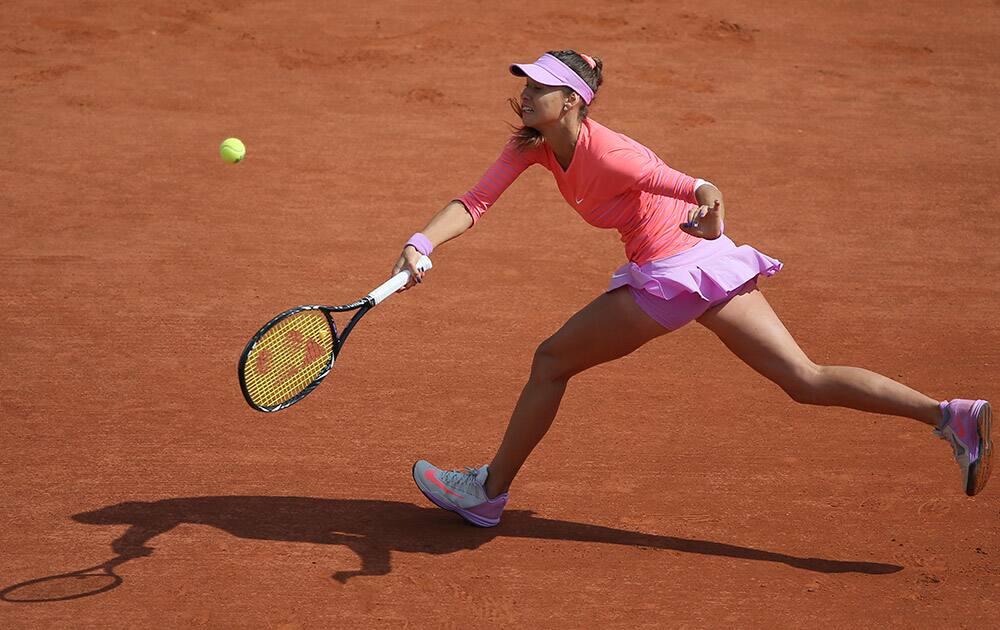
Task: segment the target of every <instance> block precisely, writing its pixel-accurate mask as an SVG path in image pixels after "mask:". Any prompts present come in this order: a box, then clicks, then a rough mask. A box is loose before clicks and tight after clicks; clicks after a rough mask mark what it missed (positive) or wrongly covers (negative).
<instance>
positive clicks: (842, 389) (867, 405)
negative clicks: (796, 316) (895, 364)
mask: <svg viewBox="0 0 1000 630" xmlns="http://www.w3.org/2000/svg"><path fill="white" fill-rule="evenodd" d="M698 322H699V323H700V324H702V325H704V326H705V327H706V328H708V329H709V330H711V331H712V332H714V333H715V334H716V335H717V336H718V337H719V339H720V340H721V341H722V343H724V344H725V345H726V347H727V348H729V349H730V350H732V351H733V352H734V353H735V354H736V356H738V357H739V358H740V359H742V360H743V361H744V362H745V363H746V364H747V365H749V366H750V367H751V368H753V369H754V370H756V371H757V372H759V373H760V374H762V375H763V376H765V377H767V378H768V379H770V380H771V381H773V382H774V383H775V384H777V385H778V386H779V387H781V388H782V389H783V390H784V391H785V392H787V393H788V395H789V396H791V398H792V399H793V400H795V401H797V402H800V403H805V404H811V405H829V406H839V407H849V408H851V409H858V410H861V411H868V412H872V413H881V414H887V415H893V416H902V417H906V418H913V419H915V420H919V421H921V422H924V423H926V424H929V425H932V426H935V427H936V426H938V424H940V422H941V418H942V411H941V408H940V405H939V403H938V401H936V400H934V399H933V398H930V397H928V396H925V395H924V394H921V393H920V392H918V391H916V390H914V389H911V388H909V387H907V386H906V385H903V384H901V383H897V382H896V381H893V380H892V379H890V378H887V377H885V376H882V375H881V374H876V373H875V372H871V371H869V370H865V369H862V368H857V367H846V366H840V365H816V364H815V363H813V362H812V361H811V360H810V359H809V357H807V356H806V354H805V352H803V351H802V349H801V348H799V345H798V344H797V343H796V342H795V339H793V338H792V336H791V335H790V334H789V332H788V330H787V329H785V326H784V325H783V324H782V323H781V320H780V319H778V316H777V315H776V314H775V312H774V310H773V309H772V308H771V305H770V304H769V303H768V302H767V300H766V299H765V298H764V295H763V294H762V293H761V292H760V291H759V290H754V291H751V292H749V293H745V294H743V295H739V296H737V297H735V298H733V299H732V300H730V301H728V302H726V303H725V304H722V305H719V306H717V307H715V308H712V309H710V310H708V311H706V312H705V314H704V315H702V316H701V317H699V318H698Z"/></svg>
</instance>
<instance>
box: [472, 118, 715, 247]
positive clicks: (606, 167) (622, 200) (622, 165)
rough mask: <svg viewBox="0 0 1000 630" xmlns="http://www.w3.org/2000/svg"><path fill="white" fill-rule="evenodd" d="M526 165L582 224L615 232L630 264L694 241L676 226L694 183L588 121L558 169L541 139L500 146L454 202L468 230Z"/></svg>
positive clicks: (625, 138) (690, 198) (625, 139)
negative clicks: (539, 170)
mask: <svg viewBox="0 0 1000 630" xmlns="http://www.w3.org/2000/svg"><path fill="white" fill-rule="evenodd" d="M532 164H541V165H543V166H544V167H545V168H547V169H549V170H550V171H552V174H553V175H554V176H555V180H556V184H557V185H558V186H559V191H560V192H561V193H562V196H563V199H565V200H566V201H567V203H569V205H571V206H573V208H574V209H575V210H576V211H577V212H578V213H579V214H580V216H581V217H583V219H584V220H585V221H586V222H587V223H589V224H591V225H593V226H595V227H599V228H604V229H612V228H613V229H616V230H618V232H619V233H620V234H621V240H622V242H623V243H625V254H626V255H627V256H628V259H629V260H630V261H632V262H634V263H636V264H638V265H642V264H645V263H647V262H649V261H651V260H658V259H660V258H666V257H667V256H672V255H673V254H677V253H680V252H682V251H685V250H687V249H690V248H691V247H694V245H695V244H696V243H697V242H698V241H699V240H700V239H698V237H696V236H691V235H689V234H685V233H684V232H682V231H681V230H680V229H679V228H678V225H679V224H681V223H684V222H686V221H687V218H688V210H689V209H690V208H691V207H692V206H693V205H696V204H697V200H696V199H695V196H694V186H695V179H694V178H693V177H689V176H688V175H685V174H684V173H681V172H679V171H676V170H674V169H672V168H670V167H669V166H667V165H666V164H664V162H663V160H661V159H660V158H659V157H657V155H656V154H655V153H653V152H652V151H651V150H649V149H648V148H646V147H644V146H643V145H641V144H639V143H638V142H636V141H635V140H633V139H631V138H629V137H628V136H626V135H624V134H620V133H617V132H615V131H612V130H610V129H608V128H607V127H605V126H604V125H601V124H600V123H597V122H595V121H594V120H591V119H589V118H587V119H584V121H583V125H582V127H581V129H580V135H579V137H578V138H577V143H576V149H575V151H574V153H573V161H572V162H570V165H569V168H568V169H565V170H564V169H563V167H562V165H560V164H559V161H558V160H556V156H555V154H554V153H553V152H552V149H551V148H550V147H549V146H548V144H547V143H545V142H543V143H541V144H540V145H539V146H537V147H534V148H532V149H528V150H527V151H522V150H520V149H518V148H517V147H516V146H515V145H514V144H513V142H508V144H507V146H506V147H504V150H503V152H502V153H501V154H500V157H499V158H497V161H496V162H494V163H493V166H491V167H490V168H489V169H488V170H487V171H486V173H485V174H484V175H483V177H482V179H480V180H479V183H477V184H476V185H475V186H474V187H473V188H472V190H470V191H469V192H467V193H465V194H464V195H462V196H461V197H458V198H457V200H458V201H460V202H462V205H464V206H465V207H466V209H467V210H468V211H469V214H470V215H471V216H472V222H473V225H475V223H477V222H478V221H479V219H480V217H482V216H483V214H484V213H485V212H486V210H487V209H489V207H490V206H492V205H493V204H494V203H496V201H497V199H498V198H499V197H500V195H501V194H502V193H503V191H505V190H506V189H507V187H508V186H510V185H511V183H512V182H513V181H514V180H515V179H517V177H518V175H520V174H521V173H522V172H524V170H525V169H526V168H528V167H529V166H531V165H532Z"/></svg>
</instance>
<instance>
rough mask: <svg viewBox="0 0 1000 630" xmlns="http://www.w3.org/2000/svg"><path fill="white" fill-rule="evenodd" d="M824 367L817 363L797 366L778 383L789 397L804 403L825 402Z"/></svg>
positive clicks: (815, 403) (818, 403) (816, 403)
mask: <svg viewBox="0 0 1000 630" xmlns="http://www.w3.org/2000/svg"><path fill="white" fill-rule="evenodd" d="M822 371H823V367H822V366H819V365H816V364H812V363H810V364H807V365H801V366H796V367H795V368H792V369H790V370H789V371H788V372H786V373H785V374H784V375H783V376H782V377H781V378H780V379H776V380H777V383H778V385H779V386H780V387H781V389H783V390H784V391H785V393H786V394H788V396H789V398H791V399H792V400H794V401H795V402H797V403H800V404H803V405H821V404H823V391H822V380H823V374H822Z"/></svg>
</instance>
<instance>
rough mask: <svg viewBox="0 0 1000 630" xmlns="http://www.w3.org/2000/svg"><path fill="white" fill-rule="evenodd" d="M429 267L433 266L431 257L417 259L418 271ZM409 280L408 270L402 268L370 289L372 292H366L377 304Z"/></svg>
mask: <svg viewBox="0 0 1000 630" xmlns="http://www.w3.org/2000/svg"><path fill="white" fill-rule="evenodd" d="M431 267H433V265H432V264H431V259H430V258H428V257H427V256H421V257H420V260H418V261H417V269H419V270H420V271H427V270H428V269H430V268H431ZM409 281H410V272H409V271H407V270H405V269H404V270H403V271H400V272H399V273H397V274H396V275H394V276H393V277H391V278H389V279H388V280H386V281H385V282H383V283H382V284H380V285H379V286H378V287H376V288H374V289H372V292H371V293H369V294H368V297H370V298H371V299H372V300H373V301H374V302H375V303H376V304H379V303H381V302H382V301H383V300H384V299H386V298H387V297H389V296H390V295H392V294H393V293H395V292H396V291H399V290H400V289H402V288H403V287H405V286H406V283H407V282H409Z"/></svg>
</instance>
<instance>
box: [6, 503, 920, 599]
mask: <svg viewBox="0 0 1000 630" xmlns="http://www.w3.org/2000/svg"><path fill="white" fill-rule="evenodd" d="M73 520H75V521H77V522H79V523H87V524H92V525H108V526H112V525H113V526H120V525H123V524H125V525H129V528H128V529H127V530H126V531H125V533H124V534H123V535H122V536H120V537H119V538H117V539H116V540H115V541H114V542H112V545H111V546H112V549H113V550H114V551H115V553H117V554H118V555H117V557H116V558H114V559H113V560H110V561H109V562H106V563H104V564H103V565H98V567H104V566H106V565H107V566H108V569H109V570H111V569H112V568H113V567H115V566H117V565H120V564H122V563H123V562H126V561H128V560H131V559H133V558H139V557H143V556H150V555H153V554H154V549H153V548H151V547H149V546H147V545H148V544H149V543H150V541H151V540H152V539H153V538H155V537H156V536H159V535H162V534H166V533H167V532H169V531H170V530H171V529H173V528H174V527H177V526H178V525H182V524H196V525H206V526H209V527H213V528H216V529H220V530H222V531H224V532H227V533H229V534H230V535H232V536H236V537H238V538H245V539H252V540H274V541H283V542H301V543H308V544H313V545H343V546H345V547H347V548H349V549H351V551H353V552H354V553H355V554H356V555H357V556H358V558H359V561H360V565H361V566H360V568H358V569H354V570H341V571H337V572H335V573H333V574H332V575H331V577H332V578H333V579H334V580H336V581H338V582H340V583H346V582H347V581H348V580H349V579H350V578H352V577H358V576H379V575H387V574H389V573H390V572H391V571H392V558H391V556H392V553H393V552H397V553H423V554H430V555H444V554H450V553H455V552H458V551H464V550H470V549H477V548H479V547H480V546H482V545H485V544H487V543H489V542H491V541H492V540H494V539H495V538H505V537H506V538H532V539H541V540H561V541H576V542H583V543H602V544H608V545H622V546H628V547H639V548H643V549H650V550H670V551H678V552H684V553H694V554H702V555H707V556H724V557H729V558H736V559H741V560H755V561H763V562H777V563H780V564H785V565H788V566H791V567H795V568H798V569H803V570H807V571H816V572H819V573H866V574H874V575H878V574H887V573H895V572H897V571H899V570H901V569H902V567H900V566H898V565H894V564H881V563H875V562H864V561H849V560H831V559H825V558H809V557H799V556H792V555H788V554H784V553H779V552H774V551H767V550H763V549H755V548H752V547H742V546H739V545H733V544H728V543H721V542H713V541H708V540H697V539H689V538H677V537H674V536H663V535H657V534H646V533H643V532H637V531H629V530H624V529H614V528H611V527H602V526H599V525H589V524H586V523H576V522H572V521H562V520H556V519H547V518H541V517H538V516H536V515H534V513H532V512H530V511H526V510H508V511H507V512H505V513H504V518H503V523H501V524H500V526H499V527H493V528H487V529H483V528H478V527H473V526H470V525H466V524H465V523H464V522H462V521H461V520H460V519H458V518H457V517H455V516H454V515H451V514H448V513H445V512H443V511H441V510H440V509H438V508H425V507H420V506H417V505H414V504H411V503H401V502H397V501H380V500H364V499H320V498H312V497H267V496H215V497H183V498H174V499H164V500H161V501H152V502H126V503H119V504H116V505H110V506H107V507H103V508H100V509H97V510H94V511H91V512H84V513H81V514H77V515H75V516H73ZM78 573H79V572H78ZM72 575H75V574H71V573H70V574H63V575H60V576H52V578H39V579H37V580H30V581H27V582H22V583H21V584H18V585H15V586H11V587H7V588H6V589H4V590H3V591H0V592H2V593H3V599H5V600H6V601H11V602H15V601H59V600H64V599H75V598H77V597H85V596H87V595H97V594H100V593H105V592H107V591H110V590H111V589H113V588H115V587H116V586H118V584H120V583H121V578H117V579H116V580H113V583H108V584H105V585H103V586H102V587H101V588H99V589H96V590H93V591H91V592H87V593H83V594H79V595H73V596H69V597H66V596H61V597H54V598H51V599H47V600H45V599H34V600H28V599H23V598H20V599H19V598H18V597H17V594H18V592H19V591H23V590H24V589H27V588H28V587H29V586H34V585H36V584H40V583H41V582H42V581H44V580H45V579H53V578H63V577H66V576H72Z"/></svg>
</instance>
